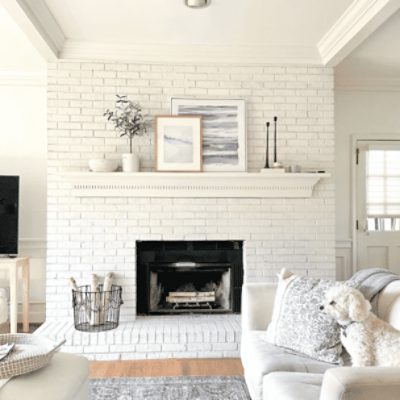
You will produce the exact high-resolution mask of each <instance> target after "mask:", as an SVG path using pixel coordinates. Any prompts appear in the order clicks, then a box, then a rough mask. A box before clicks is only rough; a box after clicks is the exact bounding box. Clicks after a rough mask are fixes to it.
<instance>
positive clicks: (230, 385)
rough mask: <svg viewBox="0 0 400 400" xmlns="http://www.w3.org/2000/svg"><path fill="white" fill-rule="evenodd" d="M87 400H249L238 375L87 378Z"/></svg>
mask: <svg viewBox="0 0 400 400" xmlns="http://www.w3.org/2000/svg"><path fill="white" fill-rule="evenodd" d="M90 392H91V397H90V400H139V399H140V400H142V399H146V400H250V396H249V394H248V392H247V388H246V384H245V382H244V379H243V378H242V377H240V376H229V377H224V376H222V377H218V376H206V377H194V376H184V377H166V378H107V379H91V381H90Z"/></svg>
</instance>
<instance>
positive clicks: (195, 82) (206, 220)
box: [42, 61, 335, 359]
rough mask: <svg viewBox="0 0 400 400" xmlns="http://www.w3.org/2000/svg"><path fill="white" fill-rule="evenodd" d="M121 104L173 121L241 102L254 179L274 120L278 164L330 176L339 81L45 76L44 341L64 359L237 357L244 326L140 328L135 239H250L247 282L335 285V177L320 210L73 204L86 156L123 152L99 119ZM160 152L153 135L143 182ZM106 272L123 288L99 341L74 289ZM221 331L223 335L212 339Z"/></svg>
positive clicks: (229, 71) (142, 146) (250, 71)
mask: <svg viewBox="0 0 400 400" xmlns="http://www.w3.org/2000/svg"><path fill="white" fill-rule="evenodd" d="M116 93H118V94H127V95H128V96H129V97H130V98H131V99H132V100H136V101H138V102H140V103H141V105H142V106H143V109H144V111H145V112H148V113H149V114H151V115H157V114H164V115H165V114H168V113H169V111H170V109H169V105H170V99H171V97H173V96H180V97H198V98H218V97H219V98H243V99H245V100H246V106H247V146H248V170H249V171H257V170H259V169H260V168H262V166H263V164H264V162H265V160H264V152H265V130H264V127H265V122H266V121H267V120H270V121H271V120H272V117H273V116H274V115H277V116H278V117H279V121H278V122H279V125H278V136H279V142H278V146H279V147H278V148H279V150H278V151H279V152H278V155H279V159H280V161H282V162H283V163H284V164H286V165H290V164H300V165H301V166H302V167H303V168H317V169H319V170H325V171H327V172H330V173H332V174H333V165H334V120H333V117H334V115H333V113H334V110H333V107H334V97H333V72H332V69H330V68H320V67H313V66H310V67H304V66H299V67H294V66H261V65H260V66H246V65H239V66H238V65H236V66H227V65H221V66H216V65H200V66H194V65H185V64H182V65H173V64H168V65H159V64H127V63H103V62H87V61H76V62H63V61H60V62H58V63H55V64H50V65H49V77H48V160H49V161H48V163H49V164H48V174H49V178H48V252H47V254H48V255H47V321H46V324H45V325H44V327H43V328H42V331H43V332H46V333H47V334H49V335H50V336H54V337H62V336H65V337H67V339H68V347H67V349H69V350H70V351H76V352H86V353H87V354H89V355H90V356H91V357H92V358H97V359H101V358H159V357H164V356H165V357H170V356H185V355H186V356H193V357H210V356H212V355H214V356H217V357H223V356H232V355H237V354H238V343H239V341H240V324H239V316H198V317H190V316H186V317H179V316H173V317H172V316H171V317H153V316H152V317H140V318H138V319H137V320H136V321H135V318H136V307H135V303H136V287H135V281H136V279H135V277H136V260H135V243H136V241H137V240H242V241H244V247H245V250H244V270H245V277H244V279H245V281H247V282H252V281H262V280H265V281H266V280H271V279H273V278H274V275H275V273H276V272H278V271H279V270H280V269H281V268H282V267H286V268H289V269H291V270H294V271H296V272H299V273H303V274H309V275H312V276H322V277H329V278H333V277H334V276H335V251H334V239H335V233H334V184H333V178H330V179H323V180H321V181H320V182H319V183H318V184H317V185H316V187H315V189H314V193H313V196H312V197H311V198H297V199H296V198H293V199H279V198H275V199H273V198H134V197H129V196H126V197H78V196H75V195H74V193H73V192H72V191H71V184H70V183H69V182H66V181H65V180H63V179H62V177H61V176H60V175H61V174H62V173H63V172H66V171H83V170H87V161H88V160H89V159H90V158H97V157H99V158H100V157H103V156H104V155H105V156H106V157H107V158H119V157H120V154H121V153H123V152H126V151H127V143H126V142H125V141H124V139H122V138H119V136H118V134H117V133H116V132H115V131H114V130H113V127H112V126H111V125H107V124H106V122H105V118H104V117H103V112H104V110H105V109H106V108H109V107H112V106H113V103H114V97H115V94H116ZM153 144H154V141H153V132H152V131H151V132H149V134H148V135H147V136H145V137H142V138H139V139H137V140H135V141H134V145H135V151H136V152H137V153H138V154H139V155H140V157H141V160H142V170H144V171H150V170H151V169H152V166H153V162H154V161H153V160H154V159H153V156H154V154H153ZM108 271H115V273H116V276H117V279H118V283H119V284H121V285H122V286H123V300H124V303H125V304H124V305H123V307H122V311H121V325H120V328H119V329H118V330H117V331H114V332H108V333H104V334H87V333H85V334H83V333H79V332H74V331H73V329H72V325H71V321H72V307H71V291H70V288H69V286H68V278H69V277H70V276H74V277H75V278H76V279H77V280H78V281H79V282H80V283H84V282H88V281H89V277H90V274H91V273H92V272H96V273H98V274H105V273H106V272H108ZM179 319H180V320H181V323H180V325H179V324H178V325H177V324H176V323H175V322H174V321H177V320H179ZM67 321H68V322H67ZM171 321H173V322H171ZM146 324H147V325H146ZM193 324H195V325H196V324H197V325H196V326H198V327H200V328H199V329H202V331H201V332H203V333H202V334H201V339H199V338H195V337H192V336H190V335H187V334H186V333H185V332H186V328H187V327H188V326H193ZM171 326H174V327H176V326H181V327H182V331H181V332H179V331H177V332H175V331H174V332H175V334H176V335H177V336H176V338H175V339H173V342H174V343H173V344H174V346H175V347H174V346H172V344H171V345H170V346H169V347H168V346H166V342H167V341H168V340H167V339H165V338H166V337H168V334H167V336H165V335H166V334H165V330H166V331H167V332H170V327H171ZM201 327H203V328H201ZM171 329H172V328H171ZM174 329H175V328H174ZM218 329H220V331H221V332H222V333H220V336H219V337H218ZM215 330H216V333H215V334H214V336H212V335H211V333H210V334H204V332H212V331H215ZM140 332H146V334H145V335H144V336H145V337H147V342H143V343H142V342H141V341H140V340H141V339H140ZM151 332H153V333H151ZM160 332H163V333H162V335H161V336H157V334H158V333H160ZM183 333H185V334H183ZM153 334H154V335H155V336H154V340H150V339H149V337H150V336H149V335H153ZM181 334H182V335H181ZM90 335H92V336H90ZM124 335H125V336H124ZM169 335H172V333H171V332H170V333H169ZM185 335H186V336H185ZM124 337H125V339H124ZM135 337H137V340H136V339H134V338H135ZM174 337H175V336H174ZM212 338H214V339H212ZM143 340H144V339H143ZM139 344H141V345H142V346H141V347H140V346H139ZM163 346H164V347H163ZM168 349H169V350H168Z"/></svg>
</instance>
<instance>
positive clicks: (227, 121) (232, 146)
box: [171, 97, 247, 172]
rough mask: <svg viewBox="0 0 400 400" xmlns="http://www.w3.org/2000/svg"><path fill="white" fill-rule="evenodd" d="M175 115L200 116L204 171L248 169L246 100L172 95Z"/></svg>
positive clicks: (238, 170)
mask: <svg viewBox="0 0 400 400" xmlns="http://www.w3.org/2000/svg"><path fill="white" fill-rule="evenodd" d="M171 114H172V115H199V116H201V117H202V124H203V126H202V128H203V171H206V172H245V171H246V170H247V149H246V106H245V101H244V100H240V99H239V100H235V99H193V98H175V97H174V98H172V99H171Z"/></svg>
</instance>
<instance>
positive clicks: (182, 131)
mask: <svg viewBox="0 0 400 400" xmlns="http://www.w3.org/2000/svg"><path fill="white" fill-rule="evenodd" d="M155 121H156V127H155V128H156V129H155V134H156V139H155V143H156V152H155V154H156V170H157V171H171V172H172V171H176V172H184V171H186V172H189V171H191V172H198V171H201V170H202V127H201V117H200V116H189V115H181V116H171V115H166V116H157V117H156V119H155Z"/></svg>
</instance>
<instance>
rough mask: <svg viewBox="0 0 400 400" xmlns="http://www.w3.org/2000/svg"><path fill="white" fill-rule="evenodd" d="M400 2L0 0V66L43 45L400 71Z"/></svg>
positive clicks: (33, 59) (129, 56)
mask: <svg viewBox="0 0 400 400" xmlns="http://www.w3.org/2000/svg"><path fill="white" fill-rule="evenodd" d="M1 4H2V5H3V6H4V7H5V9H6V10H7V12H8V13H9V15H8V14H7V13H6V12H5V11H4V10H3V9H2V8H1ZM399 8H400V0H382V1H379V0H301V1H296V0H211V6H210V7H207V8H204V9H189V8H187V7H185V5H184V0H117V1H116V0H66V1H62V0H0V49H1V51H2V52H3V53H6V54H7V55H8V56H7V57H2V58H1V60H0V68H4V65H3V64H6V68H7V65H8V66H9V67H10V68H11V67H12V66H13V65H14V64H20V65H21V66H22V68H36V67H38V68H42V67H43V60H42V59H41V58H40V56H39V57H38V54H39V53H40V54H41V55H42V57H44V58H45V59H46V60H51V61H54V60H56V59H58V58H64V59H69V58H71V59H73V58H75V59H76V58H78V59H82V58H85V59H110V60H114V61H115V60H125V61H127V60H129V61H138V62H140V61H149V62H151V61H155V62H169V61H173V62H191V63H193V62H239V63H243V62H246V63H263V64H265V63H283V64H284V63H287V64H306V65H310V64H311V65H329V66H336V71H337V78H338V79H342V80H343V79H349V77H351V76H352V75H353V76H354V77H359V76H363V75H366V76H367V75H371V74H378V73H382V71H384V73H385V74H387V76H398V74H399V71H400V51H399V50H400V41H399V40H397V38H399V37H400V11H398V10H399ZM24 34H25V37H24ZM26 38H28V39H29V41H30V42H31V43H29V41H27V40H26ZM349 54H350V55H349ZM346 56H347V57H346ZM343 59H344V60H343ZM342 60H343V61H342Z"/></svg>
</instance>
